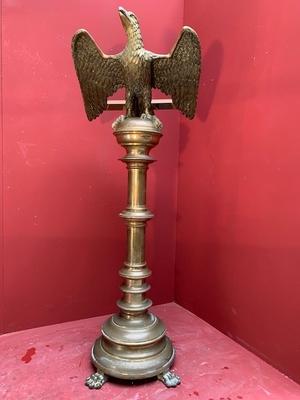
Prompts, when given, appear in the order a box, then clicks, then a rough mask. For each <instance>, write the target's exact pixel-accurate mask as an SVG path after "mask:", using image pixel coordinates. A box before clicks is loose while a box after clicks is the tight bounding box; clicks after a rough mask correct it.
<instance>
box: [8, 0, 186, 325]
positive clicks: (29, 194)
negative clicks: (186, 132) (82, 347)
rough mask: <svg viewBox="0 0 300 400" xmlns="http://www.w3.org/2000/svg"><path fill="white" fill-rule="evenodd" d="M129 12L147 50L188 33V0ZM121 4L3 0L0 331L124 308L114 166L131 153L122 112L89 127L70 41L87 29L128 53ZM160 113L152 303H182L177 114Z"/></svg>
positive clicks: (121, 178)
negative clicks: (120, 130) (176, 298)
mask: <svg viewBox="0 0 300 400" xmlns="http://www.w3.org/2000/svg"><path fill="white" fill-rule="evenodd" d="M122 5H123V6H124V7H128V8H129V9H133V10H134V11H135V12H136V13H137V15H138V16H139V18H140V20H141V24H142V30H143V34H144V39H145V45H146V46H147V47H149V48H151V50H154V51H156V52H166V51H168V50H169V48H170V47H171V46H172V45H173V43H174V41H175V39H176V37H177V34H178V31H179V29H180V28H181V26H182V18H183V1H182V0H173V1H172V2H171V3H168V4H165V3H162V2H161V1H159V0H154V1H151V3H150V2H149V4H145V2H140V1H137V0H135V1H134V0H132V1H129V0H128V1H123V4H122ZM118 6H119V1H115V0H105V1H103V0H101V1H99V0H84V1H83V0H81V1H80V0H74V1H72V2H68V1H61V0H59V1H58V0H54V1H53V0H52V1H40V0H27V1H8V0H4V1H3V37H2V45H3V94H2V98H3V137H4V146H3V156H4V159H3V163H2V164H3V165H2V166H3V171H4V172H3V174H1V177H2V178H3V192H2V195H3V199H4V209H3V213H4V216H5V219H4V223H3V224H2V228H3V231H4V233H3V235H2V239H3V240H4V249H2V250H3V251H2V254H1V256H2V257H1V271H0V272H1V273H0V301H1V309H0V312H2V314H3V315H0V317H1V318H0V319H1V328H0V329H1V332H8V331H14V330H18V329H25V328H30V327H33V326H40V325H45V324H52V323H57V322H61V321H66V320H73V319H78V318H84V317H89V316H94V315H100V314H104V313H108V312H113V311H114V310H115V309H116V307H115V301H116V300H117V298H118V297H119V289H118V286H119V283H120V279H119V277H118V274H117V271H118V269H119V267H120V265H121V263H122V261H123V258H124V256H125V234H126V230H125V226H124V225H123V222H122V220H121V219H120V218H119V217H118V216H117V214H118V212H119V211H121V210H122V209H123V207H125V205H126V168H125V166H124V165H123V164H122V163H121V162H119V161H117V159H118V158H119V157H121V155H122V154H123V153H124V150H123V149H121V148H120V147H119V145H118V144H117V143H116V140H115V138H114V137H113V135H112V130H111V123H112V121H113V120H114V119H115V118H116V117H117V115H118V114H117V113H112V112H110V113H105V114H104V115H103V116H102V117H101V119H100V120H97V121H95V122H92V123H90V122H88V121H87V118H86V116H85V114H84V109H83V104H82V100H81V94H80V90H79V85H78V82H77V79H76V76H75V72H74V67H73V62H72V59H71V51H70V43H71V38H72V35H73V34H74V32H75V31H76V30H77V29H78V28H82V27H84V28H86V29H88V30H89V31H90V32H91V33H92V35H93V36H94V37H95V39H96V40H97V41H98V43H99V44H100V46H101V47H102V49H103V50H104V51H105V52H107V53H115V52H118V51H119V50H121V48H122V46H123V45H124V43H125V34H124V32H123V29H122V26H121V23H120V20H119V16H118V13H117V7H118ZM158 9H159V12H157V10H158ZM154 20H155V29H153V26H154V22H153V21H154ZM159 116H160V117H161V119H162V120H163V122H164V124H165V130H164V131H165V136H164V137H163V139H162V141H161V144H160V146H159V147H158V148H157V149H155V150H154V151H153V154H154V155H155V156H156V158H157V159H158V160H159V161H158V162H157V164H155V165H153V166H151V170H150V172H149V206H150V209H151V210H153V211H154V212H155V214H156V219H155V220H154V221H152V222H150V224H149V231H148V242H149V246H148V261H149V265H150V267H151V268H152V269H153V272H154V276H153V290H152V292H151V297H152V299H153V300H154V302H155V303H163V302H168V301H171V300H172V299H173V295H174V257H175V223H176V222H175V215H176V190H177V188H176V184H177V156H178V129H179V119H178V118H179V116H178V114H177V113H176V112H175V111H174V112H169V113H167V114H163V113H161V114H160V115H159ZM1 199H2V196H1ZM1 209H2V207H1Z"/></svg>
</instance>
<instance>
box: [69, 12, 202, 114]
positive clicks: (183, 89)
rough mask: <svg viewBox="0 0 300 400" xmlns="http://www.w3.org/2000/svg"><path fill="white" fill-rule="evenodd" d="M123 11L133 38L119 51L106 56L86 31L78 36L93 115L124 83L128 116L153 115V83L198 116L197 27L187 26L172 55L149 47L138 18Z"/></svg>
mask: <svg viewBox="0 0 300 400" xmlns="http://www.w3.org/2000/svg"><path fill="white" fill-rule="evenodd" d="M119 15H120V18H121V22H122V24H123V27H124V29H125V32H126V34H127V38H128V41H127V44H126V47H125V49H124V50H123V51H122V52H121V53H119V54H116V55H111V56H108V55H105V54H104V53H103V52H102V51H101V50H100V49H99V48H98V47H97V45H96V43H95V42H94V40H93V38H92V37H91V36H90V34H89V33H88V32H87V31H86V30H83V29H81V30H79V31H78V32H77V33H76V34H75V35H74V37H73V41H72V53H73V59H74V64H75V68H76V72H77V76H78V79H79V83H80V87H81V91H82V95H83V100H84V105H85V110H86V113H87V117H88V119H89V120H92V119H94V118H96V117H98V115H100V114H101V113H102V112H103V111H104V110H106V108H107V98H108V97H109V96H111V95H112V94H113V93H114V92H115V91H116V90H118V89H119V88H121V87H125V90H126V116H127V117H140V116H144V117H147V118H150V119H151V118H153V117H152V116H153V107H152V105H151V88H152V87H153V88H158V89H160V90H161V91H162V92H164V93H166V94H167V95H170V96H171V97H172V100H173V103H174V106H175V107H176V108H177V109H178V110H180V111H181V112H182V113H183V114H184V115H185V116H186V117H188V118H193V117H194V115H195V109H196V99H197V93H198V83H199V75H200V62H201V55H200V44H199V40H198V36H197V34H196V32H195V31H194V30H193V29H191V28H190V27H188V26H185V27H183V29H182V31H181V33H180V35H179V38H178V40H177V42H176V44H175V46H174V48H173V50H172V51H171V53H170V54H155V53H152V52H151V51H148V50H145V49H144V44H143V39H142V34H141V30H140V27H139V22H138V19H137V17H136V16H135V15H134V14H133V13H132V12H131V11H126V10H125V9H124V8H122V7H119Z"/></svg>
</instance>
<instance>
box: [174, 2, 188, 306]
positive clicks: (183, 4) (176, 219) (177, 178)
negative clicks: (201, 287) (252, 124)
mask: <svg viewBox="0 0 300 400" xmlns="http://www.w3.org/2000/svg"><path fill="white" fill-rule="evenodd" d="M182 25H183V26H184V25H185V0H183V2H182ZM182 118H183V116H182V115H181V114H179V134H178V146H177V174H176V205H175V210H176V215H175V221H176V223H175V250H174V251H175V257H174V301H175V303H177V285H176V271H177V253H178V246H177V244H178V241H177V238H178V234H177V232H178V229H177V224H178V193H179V186H180V183H179V167H180V141H181V122H182ZM178 304H179V303H178Z"/></svg>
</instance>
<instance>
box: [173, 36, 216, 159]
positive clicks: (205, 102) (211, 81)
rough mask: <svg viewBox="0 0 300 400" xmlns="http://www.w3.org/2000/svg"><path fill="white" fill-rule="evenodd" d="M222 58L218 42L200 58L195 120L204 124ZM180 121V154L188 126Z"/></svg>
mask: <svg viewBox="0 0 300 400" xmlns="http://www.w3.org/2000/svg"><path fill="white" fill-rule="evenodd" d="M223 58H224V50H223V45H222V43H221V42H220V41H219V40H215V41H214V42H213V43H212V44H211V45H210V46H209V47H208V49H207V51H206V53H205V55H204V57H203V58H202V63H201V64H202V72H201V77H200V88H199V91H198V104H197V109H196V115H195V118H198V119H200V121H202V122H205V121H206V120H207V118H208V115H209V112H210V109H211V106H212V103H213V100H214V97H215V92H216V88H217V84H218V81H219V78H220V74H221V70H222V65H223ZM183 121H184V119H183V118H182V119H181V124H180V125H181V127H180V146H179V151H180V152H182V151H183V150H184V149H185V147H186V144H187V142H188V136H189V127H188V126H190V124H185V123H184V122H183Z"/></svg>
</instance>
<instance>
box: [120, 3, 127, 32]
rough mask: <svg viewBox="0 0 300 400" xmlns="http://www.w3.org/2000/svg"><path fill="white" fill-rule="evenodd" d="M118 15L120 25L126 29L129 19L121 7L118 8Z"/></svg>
mask: <svg viewBox="0 0 300 400" xmlns="http://www.w3.org/2000/svg"><path fill="white" fill-rule="evenodd" d="M119 15H120V18H121V21H122V24H123V25H124V26H125V27H126V26H127V25H128V23H129V17H128V14H127V11H126V10H125V8H123V7H119Z"/></svg>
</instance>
